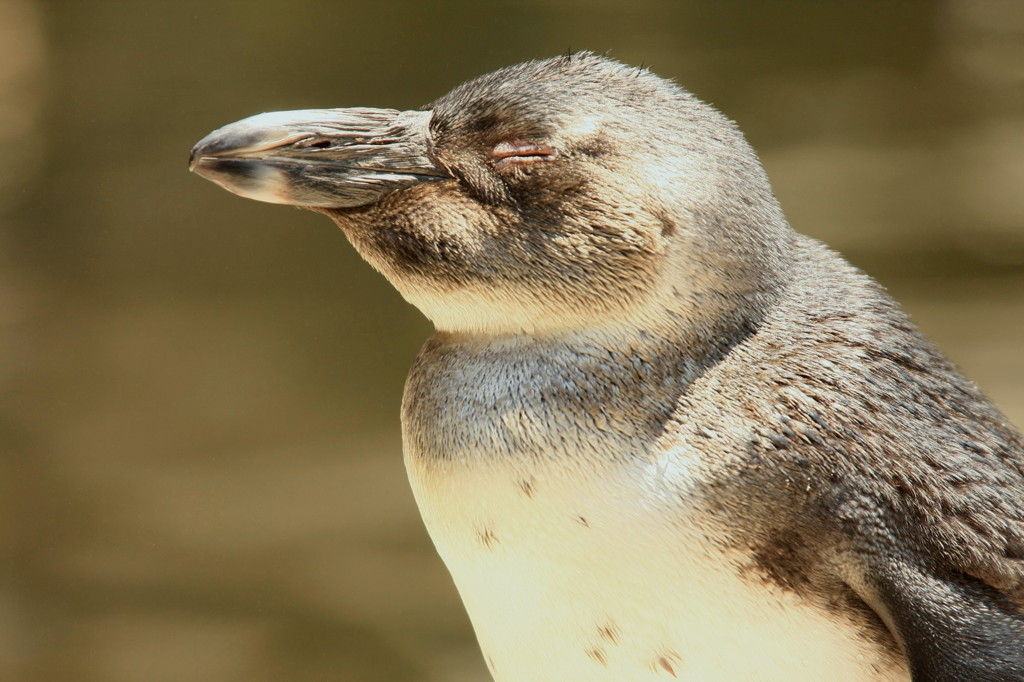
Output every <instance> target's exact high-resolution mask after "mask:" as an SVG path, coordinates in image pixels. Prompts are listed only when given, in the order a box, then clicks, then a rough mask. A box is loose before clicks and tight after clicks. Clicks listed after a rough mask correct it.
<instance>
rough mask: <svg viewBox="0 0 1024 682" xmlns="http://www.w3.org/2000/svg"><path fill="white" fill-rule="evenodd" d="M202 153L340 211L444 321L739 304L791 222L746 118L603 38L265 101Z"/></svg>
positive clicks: (663, 315)
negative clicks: (425, 93)
mask: <svg viewBox="0 0 1024 682" xmlns="http://www.w3.org/2000/svg"><path fill="white" fill-rule="evenodd" d="M192 169H193V170H195V171H196V172H198V173H199V174H201V175H203V176H205V177H207V178H209V179H211V180H213V181H215V182H217V183H218V184H221V185H222V186H224V187H225V188H227V189H229V190H230V191H233V192H236V193H238V194H241V195H243V196H248V197H250V198H255V199H259V200H264V201H271V202H275V203H286V204H294V205H299V206H304V207H308V208H311V209H313V210H316V211H319V212H321V213H324V214H326V215H328V216H330V217H331V218H332V219H333V220H334V221H335V222H336V223H337V224H338V225H339V226H340V227H341V228H342V230H344V232H345V234H346V235H347V236H348V238H349V240H350V241H351V242H352V244H353V245H354V246H355V247H356V249H358V251H359V252H360V253H361V254H362V256H363V257H364V258H365V259H366V260H367V261H368V262H369V263H370V264H371V265H373V266H374V267H375V268H376V269H377V270H379V271H380V272H381V273H383V274H384V275H385V276H386V277H387V278H388V280H390V281H391V283H392V284H393V285H394V286H395V287H396V288H397V289H398V290H399V291H400V292H401V294H402V295H403V296H404V297H405V298H406V299H407V300H408V301H410V302H411V303H413V304H414V305H416V306H417V307H418V308H419V309H420V310H421V311H422V312H423V313H424V314H425V315H426V316H427V317H428V318H430V319H431V320H432V321H433V322H434V323H435V325H436V326H437V327H438V328H439V329H440V330H444V331H451V332H472V333H486V334H517V333H524V332H525V333H530V334H546V333H560V332H574V331H579V330H585V329H591V328H595V327H603V326H608V325H619V324H627V325H632V326H637V325H640V326H658V325H661V324H667V323H670V322H672V320H675V321H678V320H680V319H681V320H684V321H685V322H686V323H687V324H690V325H697V326H701V325H703V326H709V327H713V326H715V324H714V320H716V319H721V318H722V317H723V316H725V317H727V318H730V319H733V320H734V321H737V320H738V321H739V323H740V324H743V320H744V319H745V318H748V317H756V316H757V315H759V314H760V313H761V311H762V309H763V308H764V307H765V305H766V301H768V300H770V299H771V298H772V295H773V291H774V290H775V289H777V288H778V286H779V285H780V282H782V281H783V280H784V276H785V275H784V273H783V270H784V264H785V260H786V256H785V254H786V248H785V242H786V239H787V235H788V234H789V231H788V227H787V226H786V224H785V219H784V218H783V217H782V214H781V212H780V210H779V208H778V205H777V203H776V201H775V199H774V197H773V196H772V193H771V190H770V187H769V184H768V181H767V179H766V178H765V175H764V172H763V171H762V169H761V166H760V163H759V161H758V159H757V157H756V155H755V154H754V152H753V151H752V150H751V148H750V147H749V146H748V145H747V143H746V142H745V140H744V139H743V137H742V135H741V133H740V132H739V131H738V130H737V128H736V126H735V125H734V124H733V123H732V122H731V121H729V120H728V119H726V118H725V117H724V116H722V115H721V114H719V113H718V112H717V111H715V110H714V109H712V108H711V107H710V106H708V105H706V104H704V103H703V102H701V101H699V100H698V99H696V98H695V97H693V96H692V95H690V94H689V93H687V92H685V91H684V90H682V89H681V88H679V87H678V86H676V85H675V84H674V83H672V82H671V81H668V80H665V79H662V78H659V77H658V76H656V75H654V74H653V73H651V72H649V71H647V70H644V69H637V68H634V67H629V66H626V65H623V64H621V63H618V62H615V61H612V60H610V59H607V58H604V57H600V56H596V55H594V54H591V53H575V54H571V55H566V56H563V57H557V58H552V59H546V60H539V61H531V62H526V63H523V64H519V65H516V66H511V67H508V68H504V69H500V70H498V71H495V72H493V73H491V74H488V75H485V76H482V77H480V78H477V79H475V80H472V81H470V82H468V83H465V84H463V85H460V86H459V87H457V88H455V89H454V90H452V91H451V92H449V93H448V94H447V95H445V96H443V97H441V98H440V99H438V100H436V101H435V102H433V103H432V104H430V105H428V106H427V107H424V108H423V109H421V110H419V111H408V112H399V111H394V110H381V109H322V110H304V111H292V112H277V113H271V114H261V115H258V116H254V117H251V118H249V119H244V120H242V121H239V122H237V123H234V124H230V125H228V126H225V127H224V128H221V129H219V130H217V131H214V132H213V133H211V134H210V135H208V136H207V137H205V138H204V139H203V140H201V141H200V142H199V143H198V144H197V145H196V146H195V148H194V149H193V152H192ZM669 318H671V320H670V319H669Z"/></svg>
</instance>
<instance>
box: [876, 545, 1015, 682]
mask: <svg viewBox="0 0 1024 682" xmlns="http://www.w3.org/2000/svg"><path fill="white" fill-rule="evenodd" d="M872 583H873V589H872V591H873V592H874V597H875V598H874V599H871V600H870V601H874V602H877V603H876V604H875V609H876V611H878V612H879V615H880V616H881V618H882V620H883V621H885V622H886V624H887V625H888V626H889V628H890V629H891V630H893V634H894V635H895V637H896V639H897V641H899V642H900V644H901V646H902V647H903V649H904V653H905V654H906V657H907V661H908V663H909V666H910V671H911V676H912V679H913V680H914V682H965V681H967V680H970V681H971V682H1021V681H1024V612H1022V610H1021V608H1020V606H1019V605H1016V604H1014V603H1013V602H1012V601H1011V600H1010V599H1009V598H1007V597H1006V596H1005V595H1003V594H1002V593H1001V592H999V591H998V590H996V589H994V588H993V587H991V586H990V585H987V584H986V583H984V582H983V581H981V580H979V579H978V578H976V577H973V576H970V575H967V574H963V573H961V574H956V575H949V576H945V577H939V576H937V575H935V574H933V573H929V572H927V571H925V570H922V569H920V568H918V567H916V566H914V565H912V564H909V563H906V562H902V561H901V562H894V564H892V565H890V566H887V567H886V569H885V570H883V571H879V572H878V573H876V574H875V576H873V580H872Z"/></svg>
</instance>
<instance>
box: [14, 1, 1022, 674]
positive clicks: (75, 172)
mask: <svg viewBox="0 0 1024 682" xmlns="http://www.w3.org/2000/svg"><path fill="white" fill-rule="evenodd" d="M569 48H572V49H581V48H586V49H591V50H596V51H605V50H610V51H611V55H612V56H613V57H616V58H618V59H621V60H623V61H627V62H630V63H634V64H639V63H641V62H643V63H644V64H647V65H650V66H651V67H652V68H653V70H654V71H656V72H657V73H659V74H661V75H663V76H668V77H672V78H675V79H676V80H678V81H679V82H680V83H681V84H684V85H685V86H686V87H688V88H689V89H691V90H692V91H694V92H695V93H696V94H697V95H698V96H700V97H702V98H703V99H706V100H709V101H711V102H712V103H714V104H715V105H717V106H718V107H719V108H720V109H722V110H724V111H725V112H726V113H727V114H728V115H729V116H730V117H732V118H734V119H735V120H737V121H738V122H739V124H740V126H741V127H742V128H743V129H744V130H745V131H746V133H747V135H748V137H749V138H750V140H751V142H752V143H753V145H754V146H755V147H756V148H757V149H758V150H759V152H760V154H761V155H762V158H763V160H764V163H765V165H766V166H767V168H768V173H769V175H770V176H771V177H772V179H773V181H774V184H775V189H776V192H777V194H778V195H779V197H780V199H781V201H782V205H783V206H784V208H785V209H786V212H787V214H788V216H789V218H790V221H791V222H792V224H793V225H794V227H796V229H798V230H800V231H802V232H805V233H808V234H811V235H814V236H816V237H819V238H821V239H823V240H825V241H826V242H828V243H829V244H831V245H832V246H833V247H835V248H837V249H839V250H840V251H842V252H843V253H845V254H846V255H847V256H848V257H849V258H850V259H851V260H852V261H853V262H854V263H855V264H856V265H858V266H860V267H862V268H864V269H866V270H867V271H868V272H870V273H871V274H873V275H874V276H876V277H877V278H878V279H879V280H881V282H882V283H883V284H885V285H886V286H887V287H889V289H890V290H891V291H892V292H893V294H894V295H895V296H896V297H897V298H899V299H900V300H902V301H903V302H904V304H905V305H906V307H907V308H908V309H909V311H910V312H911V314H912V316H913V317H914V319H915V320H916V321H917V323H918V324H919V325H920V326H921V327H922V328H923V329H924V330H925V331H926V333H928V334H929V335H930V336H932V337H933V338H934V339H935V340H936V341H937V342H938V343H939V345H940V346H941V347H942V348H944V349H945V351H946V352H947V353H948V354H949V355H950V356H951V357H952V358H953V359H954V360H955V361H956V362H958V363H959V364H960V365H961V366H962V367H963V368H964V370H965V372H966V373H967V374H968V376H970V377H971V378H973V379H974V380H976V381H977V382H978V383H980V384H981V385H982V386H983V387H984V388H985V390H986V391H987V393H988V394H989V395H990V396H991V397H992V398H993V399H994V400H995V401H996V402H997V403H998V404H999V405H1000V406H1001V407H1002V408H1003V410H1004V411H1005V412H1006V413H1007V415H1008V416H1009V417H1010V419H1011V420H1012V421H1014V422H1015V423H1017V424H1018V425H1024V351H1022V349H1024V3H1021V2H1019V1H1017V0H948V1H946V2H914V3H909V2H899V3H897V2H882V1H863V0H852V1H833V2H828V3H824V2H822V3H813V2H803V3H801V2H773V3H765V2H756V1H752V0H751V1H748V2H739V1H737V2H728V3H720V2H710V1H709V2H654V1H652V0H630V1H629V2H614V1H610V0H609V1H597V2H585V1H584V0H576V1H573V0H551V1H541V0H526V1H518V2H488V3H483V2H476V1H470V0H466V1H444V2H387V1H381V0H377V1H375V2H366V1H365V0H363V1H361V2H353V1H347V0H346V1H337V2H312V1H311V0H289V1H288V2H283V1H274V2H271V1H268V0H262V1H260V0H245V1H242V0H202V1H199V0H178V1H177V2H156V1H147V0H130V1H129V0H76V1H75V2H58V1H57V0H0V679H3V680H19V681H20V680H25V681H31V682H36V681H39V682H42V681H51V680H54V681H65V680H75V681H76V682H92V681H103V682H122V681H124V682H128V681H135V680H144V681H147V682H162V681H164V680H168V681H170V680H218V681H222V682H232V681H236V680H237V681H239V682H241V681H245V682H260V681H263V680H267V681H270V680H290V681H300V682H301V681H305V680H371V681H373V680H414V681H418V680H424V681H439V682H440V681H451V680H455V681H463V680H465V681H469V680H485V679H487V678H486V673H485V670H484V667H483V664H482V661H481V660H480V656H479V654H478V653H477V649H476V645H475V643H474V641H473V638H472V632H471V630H470V628H469V624H468V621H467V619H466V617H465V616H464V614H463V611H462V607H461V605H460V603H459V600H458V598H457V595H456V594H455V592H454V590H453V588H452V586H451V584H450V581H449V578H448V575H447V573H446V571H445V569H444V567H443V566H442V564H441V562H440V560H439V559H438V558H437V557H436V556H435V554H434V552H433V549H432V547H431V545H430V542H429V540H428V538H427V536H426V533H425V531H424V530H423V528H422V526H421V524H420V521H419V518H418V515H417V513H416V510H415V507H414V505H413V502H412V496H411V493H410V492H409V490H408V487H407V483H406V480H405V473H404V470H403V466H402V461H401V445H400V440H399V422H398V419H399V417H398V410H399V401H400V397H401V391H402V383H403V380H404V375H405V372H406V369H407V367H408V365H409V363H410V361H411V360H412V358H413V356H414V355H415V353H416V351H417V348H418V347H419V345H420V343H422V341H423V340H424V339H425V338H426V336H427V335H428V333H429V332H430V327H429V325H428V323H427V322H426V321H425V320H424V319H423V318H422V317H421V316H420V315H419V313H418V312H417V311H416V310H414V309H412V308H411V307H409V306H408V305H406V304H405V303H404V302H403V301H402V300H401V299H400V298H399V296H398V295H397V294H396V293H395V292H394V291H393V290H392V289H391V288H390V286H389V285H388V284H387V283H386V282H385V281H384V280H383V278H381V277H380V276H378V275H376V274H375V273H374V272H373V271H371V269H370V268H369V267H368V266H367V265H365V264H364V263H363V262H361V261H360V259H359V258H358V257H357V256H356V255H355V253H354V252H353V250H352V249H351V247H349V245H348V244H347V243H346V242H345V240H344V238H343V236H342V234H341V233H340V232H339V231H338V230H337V229H336V228H334V226H333V225H332V224H331V223H330V221H328V220H326V219H324V218H322V217H319V216H316V215H313V214H311V213H306V212H301V211H299V210H296V209H293V208H289V207H281V206H271V205H266V204H258V203H256V202H253V201H246V200H243V199H240V198H237V197H234V196H232V195H230V194H228V193H226V192H224V191H223V190H221V189H219V188H217V187H215V186H214V185H213V184H211V183H209V182H206V181H204V180H201V179H200V178H198V177H196V176H193V175H190V174H189V173H188V172H187V170H186V158H187V156H188V152H189V149H190V147H191V146H192V144H193V143H194V142H195V141H197V140H198V139H199V138H200V137H202V136H203V135H205V134H206V133H207V132H209V131H210V130H212V129H214V128H216V127H219V126H221V125H223V124H225V123H228V122H230V121H234V120H236V119H239V118H242V117H245V116H248V115H250V114H254V113H258V112H261V111H270V110H276V109H300V108H312V107H341V106H354V105H367V106H379V107H395V108H399V109H404V108H414V107H418V106H420V105H421V104H424V103H426V102H429V101H430V100H432V99H433V98H434V97H436V96H438V95H440V94H442V93H444V92H445V91H447V90H448V89H449V88H451V87H452V86H454V85H456V84H457V83H459V82H461V81H463V80H465V79H468V78H471V77H473V76H476V75H479V74H482V73H484V72H487V71H489V70H492V69H494V68H497V67H500V66H504V65H507V64H511V63H514V62H517V61H521V60H524V59H529V58H536V57H545V56H550V55H554V54H557V53H561V52H564V51H566V49H569Z"/></svg>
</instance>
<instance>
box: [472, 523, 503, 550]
mask: <svg viewBox="0 0 1024 682" xmlns="http://www.w3.org/2000/svg"><path fill="white" fill-rule="evenodd" d="M476 539H477V541H478V542H479V543H480V544H481V545H483V546H484V547H486V548H487V549H494V546H495V545H496V544H498V536H497V535H495V534H494V529H492V528H490V527H487V528H484V529H483V530H478V531H477V532H476Z"/></svg>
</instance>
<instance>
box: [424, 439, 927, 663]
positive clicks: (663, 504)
mask: <svg viewBox="0 0 1024 682" xmlns="http://www.w3.org/2000/svg"><path fill="white" fill-rule="evenodd" d="M406 454H407V457H406V462H407V466H408V468H409V473H410V479H411V482H412V486H413V490H414V493H415V495H416V499H417V503H418V504H419V507H420V510H421V513H422V515H423V519H424V521H425V523H426V526H427V528H428V530H429V532H430V535H431V537H432V539H433V541H434V543H435V544H436V546H437V549H438V552H439V553H440V555H441V557H442V558H443V560H444V561H445V563H446V564H447V566H448V569H449V570H450V572H451V574H452V576H453V578H454V580H455V583H456V586H457V587H458V590H459V592H460V595H461V597H462V599H463V601H464V603H465V605H466V609H467V610H468V612H469V616H470V618H471V620H472V622H473V626H474V629H475V631H476V634H477V637H478V639H479V642H480V646H481V648H482V650H483V653H484V657H485V659H486V661H487V664H488V667H489V668H490V670H491V672H492V674H493V675H494V678H495V679H496V680H498V681H500V682H505V681H513V680H523V681H531V682H543V681H547V680H550V681H552V682H554V681H560V682H564V681H566V680H587V681H599V680H608V681H611V680H616V681H622V680H631V681H637V682H642V681H644V680H651V681H653V680H673V679H680V680H780V681H781V680H786V681H789V682H792V681H794V680H816V681H817V680H846V681H857V680H865V681H867V680H874V681H877V680H883V681H884V680H893V681H895V680H908V679H909V676H908V675H907V673H906V670H905V669H899V670H893V669H892V668H891V666H888V665H886V664H885V663H884V659H883V656H882V654H881V652H879V651H878V650H877V649H875V648H874V645H872V644H870V643H869V642H867V641H866V640H864V639H863V638H861V637H859V636H858V633H857V632H856V631H855V630H854V628H853V626H852V625H850V624H848V623H845V622H844V621H843V619H842V618H841V617H837V616H835V615H830V614H828V613H826V612H824V611H820V610H818V609H815V608H813V607H812V606H810V605H808V604H805V603H802V602H801V600H800V599H799V598H798V597H797V596H796V595H794V594H791V593H788V592H783V591H781V590H779V589H777V588H774V587H772V586H770V585H767V584H765V583H764V582H762V581H759V580H756V579H751V578H749V577H743V573H742V572H741V570H740V567H741V566H742V565H743V563H744V558H743V557H735V556H727V555H726V554H724V553H722V552H721V551H720V550H719V549H717V547H716V545H715V543H714V542H713V532H714V531H711V530H708V528H706V527H702V524H701V522H700V521H698V520H697V519H699V518H701V514H699V513H698V512H699V510H695V509H688V506H687V505H688V502H687V499H686V497H687V495H686V491H685V489H682V488H680V486H679V480H678V478H676V479H674V480H673V481H672V484H671V485H669V482H668V480H667V479H666V476H665V474H666V471H665V470H664V469H663V468H659V467H649V466H643V465H631V464H628V463H616V464H608V465H605V466H602V467H599V470H597V471H595V470H593V469H592V468H590V467H587V466H583V463H582V462H580V461H573V462H562V463H557V464H555V463H552V462H551V460H534V461H533V462H532V464H531V465H529V466H524V465H522V464H510V463H508V460H504V462H505V463H502V462H501V461H500V460H499V461H495V460H486V459H484V458H481V459H478V460H476V461H472V462H466V461H462V460H460V461H439V460H437V459H424V458H420V457H417V456H416V455H415V454H412V453H409V452H407V453H406Z"/></svg>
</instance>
